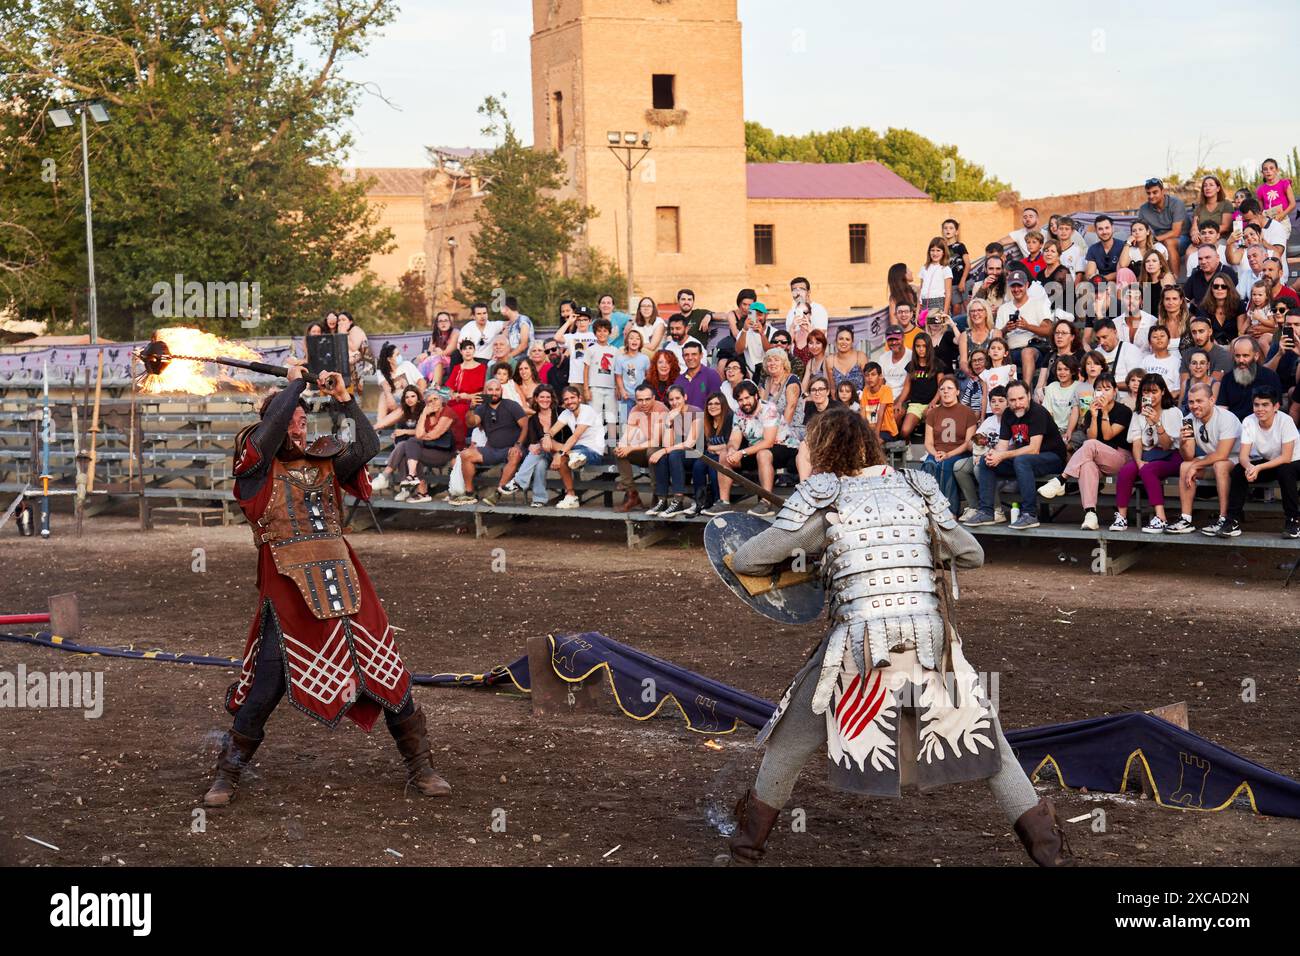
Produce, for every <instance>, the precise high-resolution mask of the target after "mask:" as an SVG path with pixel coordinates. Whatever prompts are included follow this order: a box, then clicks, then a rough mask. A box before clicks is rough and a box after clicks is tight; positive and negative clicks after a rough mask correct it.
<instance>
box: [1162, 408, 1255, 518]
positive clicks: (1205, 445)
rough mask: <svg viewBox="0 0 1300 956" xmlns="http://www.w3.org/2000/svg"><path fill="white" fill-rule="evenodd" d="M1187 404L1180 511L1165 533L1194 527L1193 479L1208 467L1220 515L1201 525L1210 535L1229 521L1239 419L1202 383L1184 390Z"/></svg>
mask: <svg viewBox="0 0 1300 956" xmlns="http://www.w3.org/2000/svg"><path fill="white" fill-rule="evenodd" d="M1187 407H1188V408H1189V409H1190V410H1191V413H1192V414H1191V415H1190V416H1189V417H1188V418H1185V419H1183V427H1182V429H1181V431H1180V433H1179V440H1180V444H1181V446H1182V447H1181V449H1180V450H1181V452H1182V455H1183V463H1182V465H1181V466H1180V467H1179V471H1178V498H1179V502H1180V504H1181V505H1182V514H1181V515H1180V517H1179V518H1178V520H1177V521H1175V522H1174V523H1173V524H1171V525H1168V526H1166V527H1165V534H1188V533H1189V532H1192V531H1195V530H1196V525H1195V524H1194V523H1193V522H1192V508H1193V506H1194V502H1195V501H1196V482H1197V480H1198V479H1200V478H1202V477H1204V473H1205V471H1206V470H1209V471H1212V472H1213V473H1214V486H1215V488H1216V489H1217V490H1218V492H1219V516H1218V518H1217V519H1216V520H1215V521H1214V522H1213V523H1211V524H1208V525H1206V526H1205V527H1204V528H1202V529H1201V534H1204V535H1208V536H1209V537H1211V538H1212V537H1214V536H1215V535H1217V534H1218V533H1219V531H1220V530H1222V528H1223V526H1224V525H1225V524H1227V523H1228V488H1229V485H1230V484H1231V476H1232V468H1233V466H1234V465H1235V464H1236V463H1237V462H1236V458H1237V454H1238V452H1239V451H1240V450H1241V422H1240V421H1239V420H1238V418H1237V416H1236V415H1234V414H1232V412H1230V411H1228V410H1227V409H1226V408H1222V407H1220V406H1218V405H1215V404H1214V389H1213V388H1211V387H1210V386H1209V385H1206V384H1205V383H1204V382H1198V383H1196V384H1195V385H1192V386H1191V387H1190V388H1189V389H1188V390H1187Z"/></svg>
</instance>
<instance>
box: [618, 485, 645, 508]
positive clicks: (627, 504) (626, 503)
mask: <svg viewBox="0 0 1300 956" xmlns="http://www.w3.org/2000/svg"><path fill="white" fill-rule="evenodd" d="M644 508H645V505H643V504H642V503H641V496H640V495H639V494H638V493H637V490H636V489H635V488H629V489H628V490H627V491H626V492H625V493H624V494H623V503H622V504H620V505H618V506H616V507H615V508H614V510H615V511H617V512H619V514H627V513H628V512H629V511H641V510H642V509H644Z"/></svg>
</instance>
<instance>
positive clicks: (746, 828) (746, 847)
mask: <svg viewBox="0 0 1300 956" xmlns="http://www.w3.org/2000/svg"><path fill="white" fill-rule="evenodd" d="M780 815H781V810H780V808H779V807H769V806H768V805H767V804H766V803H764V802H763V801H762V800H760V799H758V797H756V796H754V791H753V790H746V791H745V795H744V796H743V797H741V798H740V802H739V803H737V804H736V832H735V833H734V834H732V837H731V859H732V862H735V863H741V864H751V863H757V862H758V861H759V860H761V859H763V854H764V853H766V852H767V851H766V850H765V849H764V847H765V846H766V844H767V837H768V835H769V834H770V833H771V832H772V827H774V826H775V825H776V818H777V817H779V816H780Z"/></svg>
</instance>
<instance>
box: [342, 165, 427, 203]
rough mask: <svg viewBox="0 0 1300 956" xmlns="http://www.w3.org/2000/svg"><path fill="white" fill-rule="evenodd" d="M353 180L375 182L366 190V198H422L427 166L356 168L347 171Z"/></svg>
mask: <svg viewBox="0 0 1300 956" xmlns="http://www.w3.org/2000/svg"><path fill="white" fill-rule="evenodd" d="M349 172H350V173H351V174H352V177H351V178H353V179H358V180H362V179H371V178H373V179H374V180H375V181H374V182H373V183H371V184H370V187H369V188H368V189H367V190H366V195H368V196H423V195H424V177H425V176H426V175H428V172H429V169H428V167H427V166H416V167H411V166H358V167H356V168H354V169H352V170H349Z"/></svg>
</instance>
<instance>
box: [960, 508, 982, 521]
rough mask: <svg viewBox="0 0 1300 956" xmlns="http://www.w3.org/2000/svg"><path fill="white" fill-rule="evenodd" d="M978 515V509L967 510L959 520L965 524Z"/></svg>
mask: <svg viewBox="0 0 1300 956" xmlns="http://www.w3.org/2000/svg"><path fill="white" fill-rule="evenodd" d="M978 513H979V509H978V508H967V509H966V510H965V511H963V512H962V513H961V517H960V518H958V519H957V520H958V521H960V522H961V523H962V524H965V523H966V522H967V521H970V520H971V519H972V518H974V517H975V515H976V514H978Z"/></svg>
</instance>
